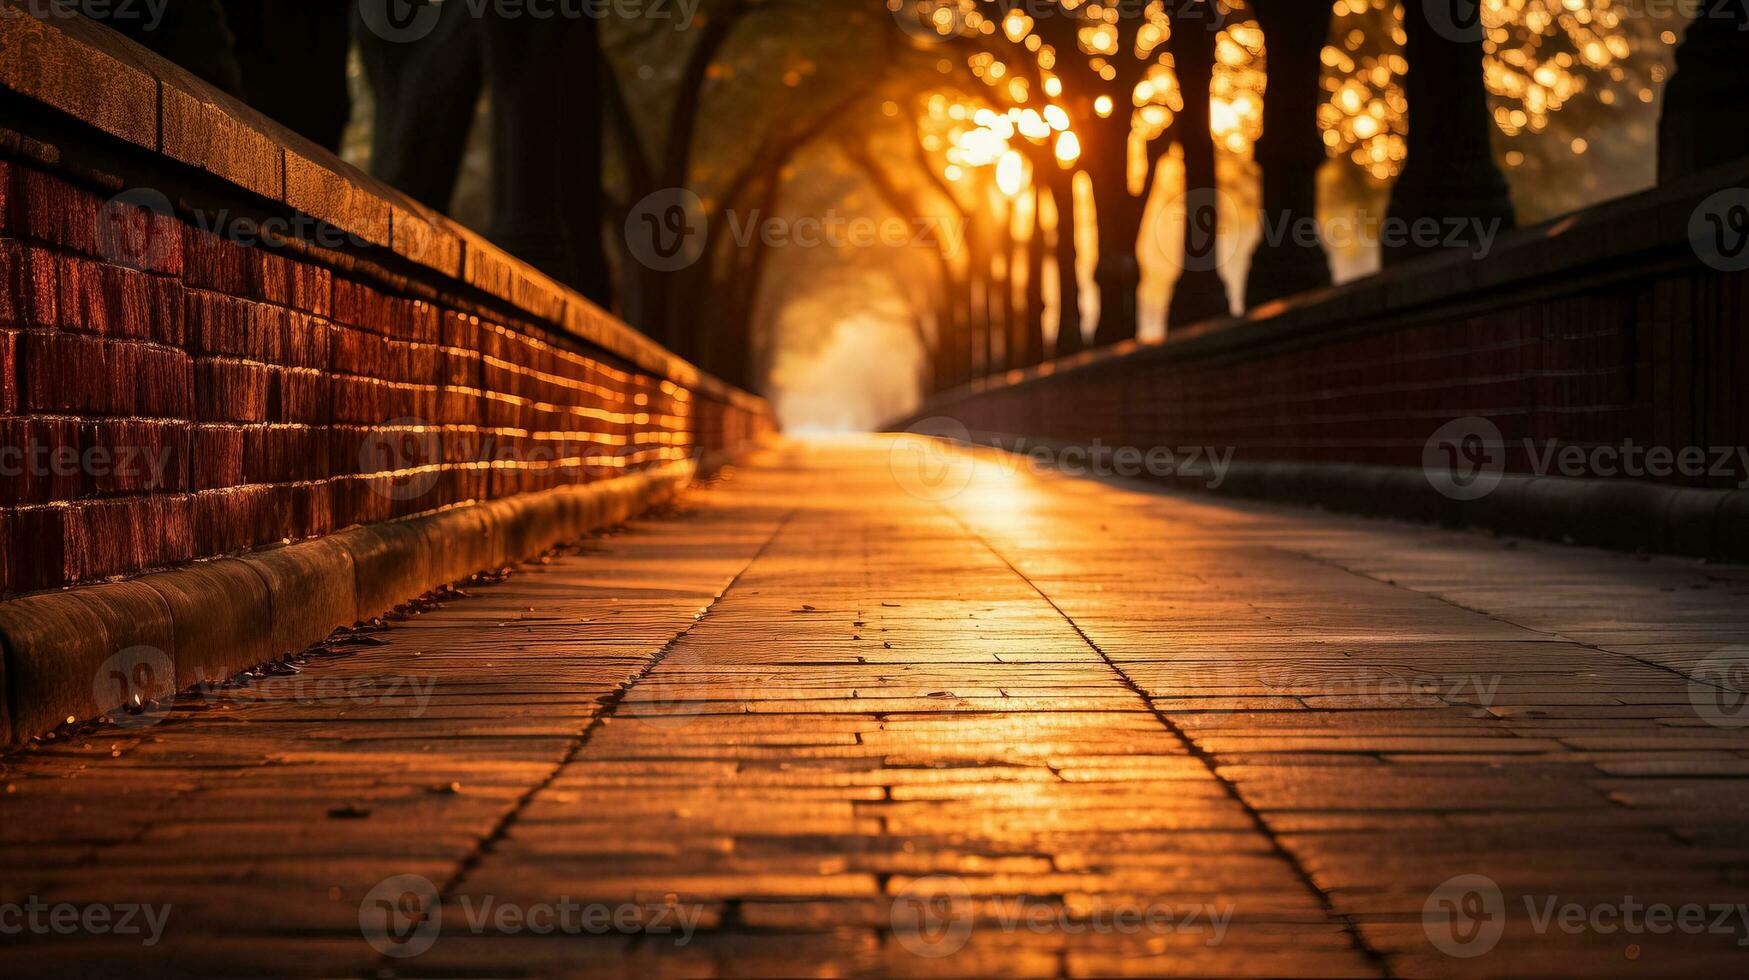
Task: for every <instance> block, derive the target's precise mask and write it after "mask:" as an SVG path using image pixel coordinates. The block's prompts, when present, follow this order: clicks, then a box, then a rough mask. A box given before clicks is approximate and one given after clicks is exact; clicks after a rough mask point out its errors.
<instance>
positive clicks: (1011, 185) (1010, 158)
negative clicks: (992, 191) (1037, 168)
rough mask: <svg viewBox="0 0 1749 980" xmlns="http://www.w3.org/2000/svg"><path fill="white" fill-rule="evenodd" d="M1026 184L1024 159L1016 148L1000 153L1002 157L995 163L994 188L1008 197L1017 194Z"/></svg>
mask: <svg viewBox="0 0 1749 980" xmlns="http://www.w3.org/2000/svg"><path fill="white" fill-rule="evenodd" d="M1025 186H1026V160H1025V159H1023V158H1022V157H1021V155H1020V153H1019V152H1018V151H1016V150H1009V151H1008V152H1006V153H1004V154H1002V159H1001V160H1000V161H998V162H997V164H996V188H997V189H998V190H1000V191H1001V192H1002V193H1004V194H1006V195H1008V196H1009V197H1014V196H1015V195H1017V194H1019V193H1020V191H1021V188H1023V187H1025Z"/></svg>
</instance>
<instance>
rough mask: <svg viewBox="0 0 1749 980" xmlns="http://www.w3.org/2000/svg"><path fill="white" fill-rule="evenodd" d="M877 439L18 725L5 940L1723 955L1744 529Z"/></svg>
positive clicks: (1663, 959)
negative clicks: (204, 667) (448, 592)
mask: <svg viewBox="0 0 1749 980" xmlns="http://www.w3.org/2000/svg"><path fill="white" fill-rule="evenodd" d="M901 454H902V451H898V452H896V451H895V446H894V444H893V443H892V442H891V441H889V440H886V439H879V438H865V439H848V440H841V441H833V442H795V441H792V442H785V443H780V444H778V445H776V446H774V447H772V448H770V449H767V450H764V451H762V452H760V453H758V454H756V455H754V456H752V457H750V458H748V459H746V460H744V461H743V462H742V465H741V466H739V467H738V468H737V469H735V470H733V471H730V472H728V473H726V474H724V475H723V476H722V477H720V478H719V479H717V480H715V481H713V482H712V483H711V484H709V485H707V486H704V487H700V488H697V489H695V490H694V491H692V492H691V493H690V494H689V495H688V496H687V497H686V498H685V499H684V500H683V501H682V503H681V504H680V506H679V507H678V508H676V509H675V510H674V511H673V512H671V513H666V514H660V515H652V516H650V517H649V518H646V519H644V520H641V521H639V522H637V523H635V524H633V525H632V526H630V527H629V528H626V529H624V530H623V531H621V532H619V533H614V534H609V535H605V536H602V537H599V538H595V539H593V540H590V541H587V542H583V543H582V544H580V545H579V546H578V547H576V548H573V549H568V550H567V551H566V552H564V553H562V554H558V555H555V556H553V557H551V558H549V559H548V560H546V561H545V562H544V563H538V564H530V565H527V566H524V567H522V568H519V569H517V570H516V571H515V573H514V574H513V575H510V576H509V577H507V578H504V579H503V580H501V581H490V582H481V583H477V584H471V585H469V586H467V587H466V589H465V593H464V594H462V595H452V596H448V597H445V598H446V600H447V601H442V602H428V603H424V604H423V607H422V609H421V610H420V611H419V614H418V615H411V616H407V617H405V618H402V619H400V620H398V621H396V622H393V623H390V624H388V625H387V627H386V628H385V629H382V630H380V631H376V632H370V633H365V634H361V635H359V636H356V637H352V638H349V639H347V640H346V641H345V642H341V643H336V644H334V645H332V646H331V648H329V649H325V650H322V651H319V652H318V653H317V654H315V655H312V656H310V657H309V658H307V659H306V660H304V661H302V662H301V664H300V665H299V667H298V669H297V671H296V672H290V671H287V672H282V673H278V674H272V675H269V676H264V677H261V678H258V679H256V680H254V681H253V682H251V683H248V684H242V685H237V686H233V687H229V688H224V689H220V690H216V691H214V692H212V693H210V694H209V695H207V696H204V697H185V698H184V699H183V700H182V701H181V702H179V704H178V705H177V707H176V708H175V710H173V711H171V712H170V713H169V714H168V716H167V717H163V718H162V719H161V720H159V719H158V718H156V717H155V716H154V715H151V714H147V715H143V716H139V717H129V718H124V719H123V721H124V722H125V723H126V724H125V725H124V726H123V727H106V728H102V729H98V730H96V731H94V732H89V733H86V734H82V735H79V736H76V737H74V738H72V739H68V740H61V741H56V742H53V743H50V744H48V745H45V746H42V747H39V748H37V749H35V750H32V751H27V752H22V753H17V754H14V755H12V756H10V757H7V758H6V759H5V760H4V761H3V763H0V764H3V766H4V771H3V773H0V782H3V783H4V795H3V796H0V903H17V904H20V905H24V904H26V903H30V902H34V903H36V905H37V906H39V907H40V908H43V909H47V910H49V911H44V912H43V913H42V914H43V916H44V917H45V918H44V919H43V922H44V924H43V925H42V927H41V928H34V929H33V928H21V929H20V930H14V931H12V932H9V933H8V934H6V935H0V972H4V973H5V974H6V975H8V976H24V975H54V976H67V975H78V974H81V973H84V974H91V975H113V974H116V973H117V972H120V971H123V970H128V971H135V972H142V973H147V974H156V973H200V972H209V973H234V972H235V970H237V969H238V968H240V967H243V966H244V965H247V968H248V970H249V971H250V972H251V973H252V974H255V975H299V976H307V975H319V976H377V975H389V976H481V975H505V974H512V975H524V974H526V975H539V976H548V975H554V974H575V975H651V974H673V975H685V976H700V975H719V974H720V975H760V976H770V975H797V974H806V975H829V976H844V975H857V974H876V975H892V974H933V975H954V976H964V975H968V974H997V975H1006V976H1030V975H1047V976H1049V975H1083V974H1095V975H1110V974H1124V973H1132V974H1150V975H1161V974H1164V975H1187V976H1206V975H1318V976H1323V975H1356V976H1381V975H1403V976H1421V975H1429V974H1465V975H1474V974H1495V975H1509V976H1524V975H1534V974H1563V975H1583V976H1600V975H1617V974H1619V975H1632V976H1668V975H1677V974H1683V973H1688V974H1691V975H1692V974H1695V973H1697V972H1699V971H1703V970H1705V971H1709V972H1712V973H1714V974H1715V975H1720V976H1726V975H1732V974H1735V973H1740V972H1742V970H1743V969H1744V967H1745V966H1746V965H1749V947H1746V946H1745V945H1744V944H1749V921H1746V920H1749V913H1746V912H1744V911H1743V906H1742V905H1741V904H1739V903H1745V902H1749V833H1746V830H1745V827H1746V817H1749V727H1746V726H1749V713H1743V711H1744V708H1743V704H1742V698H1741V696H1740V695H1737V694H1734V693H1732V692H1731V691H1729V690H1727V689H1725V688H1726V687H1728V686H1729V684H1730V683H1731V682H1732V681H1733V679H1734V680H1735V681H1737V682H1741V681H1742V680H1743V679H1744V677H1745V671H1744V669H1743V668H1744V665H1745V664H1746V663H1749V648H1746V647H1743V646H1740V645H1741V644H1745V643H1749V630H1746V629H1745V627H1746V626H1749V599H1746V597H1749V570H1744V569H1741V568H1735V567H1722V566H1710V565H1704V564H1698V563H1695V562H1693V561H1686V560H1676V559H1664V558H1652V559H1644V558H1636V557H1635V556H1632V555H1619V554H1611V553H1604V552H1598V551H1591V550H1583V549H1576V548H1564V547H1561V546H1556V545H1543V544H1536V543H1530V542H1525V543H1517V542H1511V541H1506V540H1503V539H1498V538H1492V537H1487V536H1482V535H1475V534H1466V533H1458V532H1450V531H1441V530H1435V529H1429V528H1420V527H1411V526H1405V525H1397V524H1390V523H1384V522H1368V521H1363V520H1357V519H1350V518H1345V517H1334V516H1329V515H1323V514H1319V513H1316V512H1313V511H1291V510H1283V509H1273V508H1265V507H1254V506H1249V505H1244V504H1236V503H1232V502H1228V501H1223V500H1221V499H1219V498H1212V497H1211V498H1190V497H1182V496H1174V495H1167V494H1161V493H1156V492H1152V491H1150V490H1148V489H1146V488H1144V487H1140V486H1118V485H1113V484H1106V483H1099V482H1093V481H1087V480H1074V479H1070V478H1067V477H1064V476H1059V475H1055V474H1040V473H1036V472H1033V470H1032V469H1031V468H1030V467H1029V466H1027V465H1025V464H1024V462H1017V461H1016V460H1015V459H1014V458H1012V457H999V456H997V455H996V454H993V453H984V452H979V453H976V454H974V453H970V452H963V453H956V454H954V455H952V456H951V458H946V459H940V460H934V461H932V462H931V466H930V467H926V468H925V470H926V472H925V476H926V477H927V478H926V479H919V478H918V474H917V473H915V472H912V473H907V472H905V469H904V466H903V465H901V466H897V467H896V466H895V465H894V461H895V460H896V459H897V458H898V457H899V455H901ZM974 460H977V462H976V463H975V464H974V462H973V461H974ZM149 722H156V723H151V724H148V723H149ZM96 903H107V904H108V905H111V906H121V905H125V904H127V903H141V904H142V905H146V906H151V907H152V908H151V909H149V910H147V911H150V912H151V913H152V915H153V916H157V917H158V921H157V926H158V927H159V929H158V933H157V941H156V942H154V943H152V944H151V945H146V944H145V942H144V941H142V938H141V937H140V936H139V935H133V936H131V937H130V936H120V935H118V936H111V937H108V938H105V939H101V940H95V941H94V940H92V939H91V938H89V937H82V938H78V939H77V940H76V939H75V937H63V936H60V935H58V934H56V933H55V931H54V929H53V924H52V922H51V921H49V919H50V918H52V914H53V912H52V909H53V908H54V907H57V906H59V907H67V906H69V905H70V906H73V907H84V906H88V905H94V904H96ZM166 906H167V908H166ZM1659 908H1663V909H1665V912H1659V911H1656V910H1657V909H1659ZM1697 909H1698V911H1699V915H1698V916H1697V915H1696V914H1695V912H1696V910H1697ZM1666 913H1667V914H1666ZM141 915H142V920H141V921H142V922H144V921H146V919H145V915H146V913H145V911H142V913H141ZM1696 922H1701V923H1703V924H1702V925H1700V926H1698V927H1697V926H1696V925H1695V923H1696ZM6 925H7V923H5V922H0V929H3V928H4V927H6ZM412 954H416V955H412ZM1725 971H1730V972H1725Z"/></svg>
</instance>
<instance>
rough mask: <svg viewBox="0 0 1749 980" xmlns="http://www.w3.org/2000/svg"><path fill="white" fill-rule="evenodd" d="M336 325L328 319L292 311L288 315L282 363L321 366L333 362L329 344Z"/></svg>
mask: <svg viewBox="0 0 1749 980" xmlns="http://www.w3.org/2000/svg"><path fill="white" fill-rule="evenodd" d="M334 330H335V327H334V325H333V324H331V323H329V322H328V321H327V320H323V319H321V318H318V317H313V316H305V315H304V314H302V313H290V314H288V315H287V316H286V340H285V350H284V351H283V352H282V357H281V360H280V363H282V364H285V365H286V366H288V367H303V368H321V369H323V370H327V369H328V366H329V364H330V363H331V360H330V354H329V346H330V344H331V342H332V335H333V333H334Z"/></svg>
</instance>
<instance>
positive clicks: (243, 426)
mask: <svg viewBox="0 0 1749 980" xmlns="http://www.w3.org/2000/svg"><path fill="white" fill-rule="evenodd" d="M324 258H325V257H324V256H323V255H322V254H321V252H320V250H317V249H310V248H294V247H290V246H286V247H273V246H268V245H262V244H244V243H239V242H238V241H234V240H231V239H229V238H221V237H218V236H216V235H214V234H211V233H208V232H207V231H203V230H201V229H200V228H199V227H196V226H195V225H193V224H190V223H187V222H185V221H183V220H180V219H179V218H178V217H176V216H173V215H169V214H165V213H161V212H160V211H155V210H149V209H147V208H144V207H138V206H135V205H131V204H126V203H122V199H112V198H111V197H110V196H109V195H107V194H103V193H99V192H97V191H95V190H92V189H90V188H88V187H84V186H81V185H80V184H79V183H77V182H76V181H74V180H72V179H70V178H67V177H64V176H61V175H58V174H56V173H51V172H48V171H46V170H44V169H40V168H39V167H37V166H33V165H30V164H29V163H27V162H23V161H10V162H5V161H0V594H9V593H18V592H28V591H32V590H39V589H47V588H54V587H58V586H63V585H68V584H73V583H81V582H91V581H95V580H99V579H104V578H107V577H111V576H118V575H128V574H132V573H137V572H140V571H143V570H146V569H152V568H159V567H164V566H170V565H175V564H177V563H181V562H187V561H190V560H192V559H196V558H203V557H210V556H216V555H221V554H226V553H230V552H235V551H239V550H243V549H249V548H253V547H257V546H261V545H265V544H269V543H273V542H279V541H282V540H288V539H290V540H297V539H304V538H311V537H316V536H320V535H324V534H328V533H331V532H333V531H335V530H338V529H341V528H345V527H348V526H351V525H355V524H361V523H369V522H375V521H383V520H388V519H391V518H396V517H402V516H407V515H412V514H418V513H425V512H429V511H432V510H437V509H440V508H444V507H448V506H451V505H455V504H461V503H464V502H468V501H478V500H487V499H494V498H502V497H508V496H512V495H515V494H521V493H530V492H535V491H540V490H545V489H549V488H553V487H558V486H561V485H566V484H574V483H579V482H587V481H591V480H597V479H602V478H606V477H609V476H614V475H619V474H622V473H625V472H630V471H633V470H636V469H639V468H641V467H646V466H649V465H652V464H657V463H662V462H666V461H671V460H678V459H685V458H687V457H689V456H691V455H693V454H695V453H701V452H709V451H715V450H722V449H726V448H729V447H732V446H735V445H737V444H740V443H742V442H745V441H747V440H749V439H752V438H755V437H757V436H759V435H761V434H763V433H764V432H765V431H766V430H767V429H768V428H769V426H770V422H769V419H768V416H767V415H766V414H765V411H764V408H763V404H762V403H760V402H759V401H758V400H757V399H753V398H750V397H748V396H745V395H743V394H741V393H739V392H733V391H730V390H727V389H725V388H724V387H723V386H721V385H719V384H716V383H715V382H712V381H711V380H710V379H700V378H698V377H697V376H696V374H694V373H692V372H685V371H677V372H672V374H673V375H674V376H673V377H671V376H669V375H668V373H664V372H661V371H657V370H651V369H650V368H649V367H647V366H644V367H640V366H639V365H637V364H635V363H633V362H632V361H631V360H628V359H627V358H626V357H622V356H619V355H616V354H614V353H610V352H609V351H607V350H605V349H602V348H600V347H598V346H596V345H594V344H591V343H588V342H586V341H584V340H582V339H580V338H579V337H578V336H576V335H575V333H574V332H573V331H569V330H566V329H564V328H562V327H561V326H560V325H558V324H553V323H543V322H540V321H538V320H534V319H528V318H523V317H521V316H518V315H514V314H513V313H510V312H506V311H507V310H509V309H512V308H510V307H508V306H505V305H502V304H499V305H497V306H496V308H494V305H493V304H489V303H486V304H483V300H482V297H480V296H479V295H477V294H475V293H474V292H472V291H470V290H469V289H467V288H466V287H465V286H463V284H461V283H445V282H442V281H436V282H435V283H434V282H433V281H431V279H430V277H426V278H425V279H423V280H417V279H403V278H400V277H397V276H394V275H386V274H385V275H371V274H368V271H369V269H370V268H371V267H367V266H363V265H360V264H357V263H346V262H338V263H336V262H327V261H324ZM486 299H489V297H487V298H486ZM482 304H483V305H482ZM596 315H597V316H599V314H596Z"/></svg>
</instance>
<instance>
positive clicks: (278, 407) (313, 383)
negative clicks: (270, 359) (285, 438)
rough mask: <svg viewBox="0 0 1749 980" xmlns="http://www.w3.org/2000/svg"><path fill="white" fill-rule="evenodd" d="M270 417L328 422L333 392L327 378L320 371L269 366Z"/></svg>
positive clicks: (268, 413) (300, 422)
mask: <svg viewBox="0 0 1749 980" xmlns="http://www.w3.org/2000/svg"><path fill="white" fill-rule="evenodd" d="M270 374H271V379H270V384H269V386H268V400H267V418H268V421H270V422H294V423H298V424H302V425H327V424H328V420H329V416H330V411H329V403H330V399H331V398H332V396H333V393H332V390H331V388H330V386H329V383H328V378H327V377H326V376H324V375H323V374H321V373H320V372H317V371H307V370H296V369H293V368H279V367H276V368H272V369H270Z"/></svg>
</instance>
